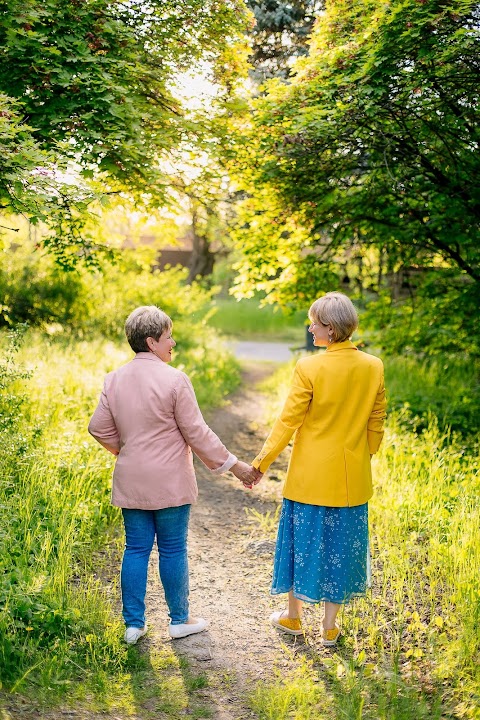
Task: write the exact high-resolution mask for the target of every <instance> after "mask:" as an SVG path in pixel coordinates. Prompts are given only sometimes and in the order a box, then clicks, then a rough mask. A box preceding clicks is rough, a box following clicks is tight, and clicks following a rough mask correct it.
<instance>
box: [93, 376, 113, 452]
mask: <svg viewBox="0 0 480 720" xmlns="http://www.w3.org/2000/svg"><path fill="white" fill-rule="evenodd" d="M88 432H89V433H90V435H93V437H94V438H95V440H97V442H99V443H100V445H103V447H105V448H107V450H110V452H113V453H114V455H117V454H118V451H119V450H120V435H119V434H118V430H117V427H116V425H115V421H114V419H113V415H112V412H111V410H110V406H109V404H108V397H107V393H106V391H105V385H104V386H103V390H102V394H101V395H100V400H99V402H98V405H97V409H96V410H95V412H94V413H93V415H92V418H91V420H90V422H89V424H88Z"/></svg>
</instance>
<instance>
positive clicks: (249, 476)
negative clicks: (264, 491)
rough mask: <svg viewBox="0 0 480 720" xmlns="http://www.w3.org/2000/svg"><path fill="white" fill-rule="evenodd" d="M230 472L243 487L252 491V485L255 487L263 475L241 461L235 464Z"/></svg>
mask: <svg viewBox="0 0 480 720" xmlns="http://www.w3.org/2000/svg"><path fill="white" fill-rule="evenodd" d="M230 470H231V472H232V473H233V474H234V475H235V477H237V478H238V479H239V480H240V482H241V483H242V484H243V486H244V487H246V488H250V489H252V487H253V486H254V485H257V484H258V483H259V482H260V480H261V479H262V477H263V473H261V472H260V470H257V469H256V468H254V467H252V466H251V465H248V463H245V462H242V461H241V460H239V461H238V462H236V463H235V465H234V466H233V467H231V468H230Z"/></svg>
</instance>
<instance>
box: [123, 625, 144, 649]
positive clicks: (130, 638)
mask: <svg viewBox="0 0 480 720" xmlns="http://www.w3.org/2000/svg"><path fill="white" fill-rule="evenodd" d="M146 632H147V626H146V625H145V627H143V628H137V627H127V629H126V630H125V635H124V640H125V642H126V643H127V645H136V644H137V642H138V640H140V638H141V637H142V636H143V635H145V633H146Z"/></svg>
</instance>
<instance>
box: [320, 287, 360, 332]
mask: <svg viewBox="0 0 480 720" xmlns="http://www.w3.org/2000/svg"><path fill="white" fill-rule="evenodd" d="M308 317H309V318H310V320H312V321H313V322H317V323H318V322H320V323H321V324H322V325H331V327H332V330H333V335H332V341H333V342H343V341H344V340H348V338H349V337H350V336H351V335H352V333H353V332H354V331H355V330H356V329H357V327H358V315H357V311H356V309H355V306H354V304H353V303H352V301H351V300H350V298H348V297H347V296H346V295H344V294H343V293H341V292H329V293H327V294H326V295H324V296H323V297H321V298H318V300H315V302H314V303H313V304H312V305H311V307H310V310H309V311H308Z"/></svg>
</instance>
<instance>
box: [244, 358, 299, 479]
mask: <svg viewBox="0 0 480 720" xmlns="http://www.w3.org/2000/svg"><path fill="white" fill-rule="evenodd" d="M312 396H313V385H312V383H311V381H310V380H309V379H308V377H307V376H306V375H305V373H304V372H303V370H302V368H301V366H300V363H297V365H296V367H295V370H294V373H293V380H292V385H291V387H290V390H289V393H288V396H287V399H286V401H285V404H284V406H283V409H282V412H281V413H280V415H279V417H278V418H277V420H276V421H275V423H274V425H273V428H272V430H271V432H270V434H269V436H268V437H267V439H266V440H265V444H264V446H263V448H262V449H261V451H260V452H259V454H258V455H257V457H256V458H255V460H254V461H253V463H252V465H253V467H255V468H258V469H259V470H260V472H262V473H264V472H265V471H266V470H268V468H269V466H270V465H271V464H272V462H273V461H274V460H275V458H276V457H277V456H278V455H279V454H280V453H281V452H282V450H284V449H285V448H286V447H287V445H288V443H289V442H290V439H291V437H292V435H293V433H294V432H295V430H297V429H298V428H299V427H300V426H301V425H302V423H303V421H304V419H305V415H306V413H307V410H308V408H309V405H310V402H311V399H312Z"/></svg>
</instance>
